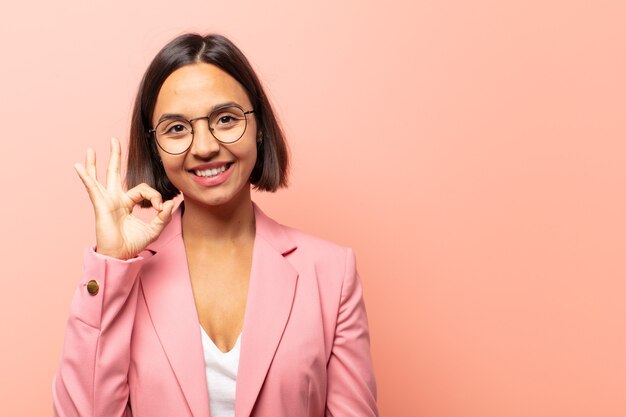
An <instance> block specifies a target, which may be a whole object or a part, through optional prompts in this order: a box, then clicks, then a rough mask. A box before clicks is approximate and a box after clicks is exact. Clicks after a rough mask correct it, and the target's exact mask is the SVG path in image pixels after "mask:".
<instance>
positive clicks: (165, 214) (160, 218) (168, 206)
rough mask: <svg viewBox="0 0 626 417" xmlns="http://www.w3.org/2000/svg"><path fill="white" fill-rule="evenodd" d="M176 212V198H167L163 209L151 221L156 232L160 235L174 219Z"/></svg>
mask: <svg viewBox="0 0 626 417" xmlns="http://www.w3.org/2000/svg"><path fill="white" fill-rule="evenodd" d="M173 212H174V200H167V201H166V202H165V203H163V206H162V208H161V210H160V211H159V212H158V213H157V215H156V216H155V217H154V219H152V221H151V222H150V226H151V227H152V229H153V230H154V232H155V233H156V234H157V235H158V234H159V233H161V231H162V230H163V228H164V227H165V226H167V224H168V223H169V222H170V220H172V213H173Z"/></svg>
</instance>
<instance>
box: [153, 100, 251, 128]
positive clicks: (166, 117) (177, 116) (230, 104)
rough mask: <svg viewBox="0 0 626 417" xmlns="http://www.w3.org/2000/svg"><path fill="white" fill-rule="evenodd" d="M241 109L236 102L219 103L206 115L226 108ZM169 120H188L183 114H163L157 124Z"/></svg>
mask: <svg viewBox="0 0 626 417" xmlns="http://www.w3.org/2000/svg"><path fill="white" fill-rule="evenodd" d="M233 106H235V107H241V105H240V104H239V103H237V102H235V101H227V102H224V103H218V104H216V105H215V106H213V107H212V108H211V109H210V110H209V112H208V113H207V114H206V115H209V114H211V113H212V112H214V111H215V110H219V109H223V108H225V107H233ZM169 119H185V120H187V118H186V117H185V116H184V115H182V114H178V113H163V114H162V115H161V117H159V120H158V121H157V124H159V123H161V122H162V121H163V120H169Z"/></svg>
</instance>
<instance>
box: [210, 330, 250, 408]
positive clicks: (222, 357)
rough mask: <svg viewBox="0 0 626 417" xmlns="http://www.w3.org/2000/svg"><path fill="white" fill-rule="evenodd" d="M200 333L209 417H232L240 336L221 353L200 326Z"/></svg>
mask: <svg viewBox="0 0 626 417" xmlns="http://www.w3.org/2000/svg"><path fill="white" fill-rule="evenodd" d="M200 331H201V332H202V350H203V351H204V363H205V365H206V383H207V385H208V386H209V409H210V413H211V417H234V416H235V388H236V386H237V368H238V367H239V352H240V345H241V343H240V341H241V334H240V335H239V337H238V338H237V341H236V342H235V346H233V348H232V349H231V350H229V351H228V352H222V351H221V350H220V349H219V348H218V347H217V346H215V343H213V340H211V338H210V337H209V335H207V334H206V332H205V331H204V329H203V328H202V326H200Z"/></svg>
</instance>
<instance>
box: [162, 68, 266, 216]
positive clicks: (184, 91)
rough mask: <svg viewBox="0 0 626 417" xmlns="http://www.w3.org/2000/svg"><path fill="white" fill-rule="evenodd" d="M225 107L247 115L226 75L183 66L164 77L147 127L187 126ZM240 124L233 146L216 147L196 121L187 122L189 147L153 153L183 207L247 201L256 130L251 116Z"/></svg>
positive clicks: (241, 93) (244, 100)
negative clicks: (177, 119)
mask: <svg viewBox="0 0 626 417" xmlns="http://www.w3.org/2000/svg"><path fill="white" fill-rule="evenodd" d="M226 103H234V104H236V105H238V106H239V107H241V108H242V109H243V110H244V111H249V110H252V105H251V103H250V100H249V98H248V95H247V94H246V91H245V90H244V88H243V87H242V86H241V84H239V83H238V82H237V81H236V80H235V79H234V78H233V77H231V76H230V75H228V74H227V73H226V72H224V71H222V70H221V69H220V68H218V67H216V66H215V65H211V64H206V63H198V64H191V65H186V66H184V67H181V68H179V69H177V70H176V71H174V72H173V73H172V74H170V76H169V77H168V78H167V79H166V80H165V82H164V83H163V85H162V86H161V90H160V91H159V95H158V97H157V101H156V105H155V108H154V114H153V116H152V126H153V127H154V126H157V124H158V123H159V121H160V120H161V119H162V118H164V117H172V115H179V116H181V117H182V118H184V119H187V120H190V119H194V118H196V117H203V116H208V115H209V114H210V113H211V112H212V111H213V110H214V109H215V108H218V107H220V106H223V105H224V104H226ZM168 115H169V116H168ZM246 119H247V126H246V129H245V132H244V133H243V136H242V137H241V138H240V139H239V140H238V141H236V142H234V143H229V144H224V143H221V142H219V141H218V140H217V139H215V137H214V136H213V135H212V134H211V132H210V130H209V123H208V122H207V119H199V120H195V121H192V126H193V132H194V134H193V142H192V144H191V147H190V148H189V149H188V150H187V151H186V152H183V153H182V154H180V155H172V154H169V153H167V152H165V151H164V150H163V149H161V148H159V147H157V148H158V150H159V156H160V157H161V160H162V161H163V167H164V168H165V173H166V174H167V177H168V178H169V180H170V181H171V182H172V184H174V186H175V187H176V188H178V189H179V190H180V191H181V193H182V194H183V195H184V197H185V201H186V202H188V203H199V204H201V205H206V206H220V205H224V204H229V203H231V204H232V203H235V204H237V203H238V202H245V201H249V200H250V174H251V173H252V169H253V168H254V165H255V162H256V158H257V148H256V133H257V124H256V119H255V117H254V114H248V115H247V117H246ZM223 120H228V118H226V119H223ZM179 129H180V128H179ZM174 130H176V129H175V128H174Z"/></svg>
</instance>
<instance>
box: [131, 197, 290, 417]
mask: <svg viewBox="0 0 626 417" xmlns="http://www.w3.org/2000/svg"><path fill="white" fill-rule="evenodd" d="M254 212H255V220H256V236H255V240H254V249H253V255H252V270H251V272H250V284H249V287H248V298H247V302H246V312H245V316H244V323H243V331H242V336H241V353H240V357H239V370H238V375H237V393H236V402H235V415H236V416H237V417H248V416H249V415H250V414H251V412H252V409H253V407H254V403H255V402H256V399H257V397H258V395H259V393H260V391H261V386H262V385H263V381H264V380H265V376H266V374H267V372H268V370H269V367H270V365H271V363H272V359H273V357H274V353H275V352H276V349H277V348H278V344H279V343H280V339H281V337H282V334H283V331H284V329H285V326H286V324H287V320H288V318H289V314H290V312H291V306H292V304H293V299H294V296H295V290H296V282H297V279H298V273H297V271H296V270H295V269H294V268H293V267H292V266H291V264H289V262H287V260H286V259H285V258H284V255H287V254H288V253H290V252H292V251H293V250H295V249H296V245H295V244H294V243H293V241H292V240H291V239H290V238H289V236H288V235H287V234H286V233H285V229H284V227H283V226H281V225H280V224H278V223H276V222H275V221H274V220H272V219H270V218H269V217H267V216H266V215H265V214H264V213H263V212H262V211H261V210H260V209H259V208H258V207H257V206H256V204H255V205H254ZM181 217H182V214H181V208H180V207H179V208H178V209H177V210H176V212H175V213H174V216H173V218H172V220H171V222H170V224H169V225H168V226H167V228H166V229H165V230H164V231H163V233H162V234H161V236H160V237H159V239H158V240H157V241H156V242H154V243H153V244H151V245H149V246H148V249H149V250H151V251H153V252H156V254H155V255H154V256H153V257H152V259H151V262H150V263H149V264H148V265H146V267H145V269H144V271H143V273H142V278H141V285H142V289H143V293H144V295H145V299H146V304H147V306H148V311H149V313H150V317H151V319H152V322H153V325H154V328H155V330H156V332H157V335H158V337H159V340H160V341H161V344H162V346H163V350H164V351H165V354H166V355H167V357H168V360H169V362H170V364H171V366H172V369H173V370H174V373H175V375H176V378H177V380H178V383H179V385H180V387H181V389H182V391H183V394H184V396H185V398H186V399H187V403H188V405H189V408H190V410H191V413H192V414H193V416H195V417H209V398H208V389H207V384H206V374H205V363H204V354H203V352H202V339H201V336H200V324H199V322H198V314H197V311H196V305H195V300H194V297H193V290H192V288H191V282H190V280H189V268H188V266H187V255H186V252H185V245H184V242H183V239H182V228H181ZM165 249H167V250H165Z"/></svg>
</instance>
